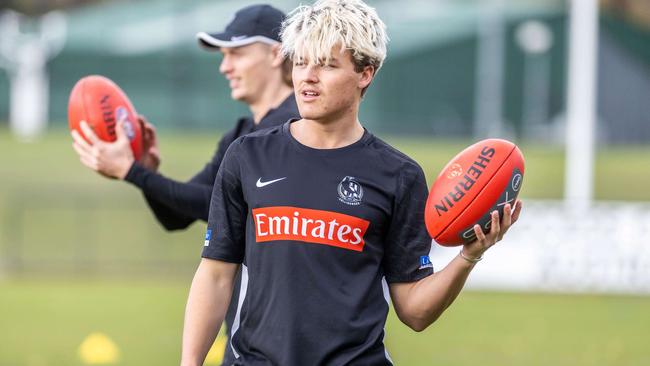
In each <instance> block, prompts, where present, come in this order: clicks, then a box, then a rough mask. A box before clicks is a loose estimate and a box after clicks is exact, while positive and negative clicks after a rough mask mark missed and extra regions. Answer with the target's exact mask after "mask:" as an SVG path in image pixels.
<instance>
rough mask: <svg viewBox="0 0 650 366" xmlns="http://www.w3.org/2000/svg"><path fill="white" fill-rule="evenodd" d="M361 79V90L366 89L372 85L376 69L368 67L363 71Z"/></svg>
mask: <svg viewBox="0 0 650 366" xmlns="http://www.w3.org/2000/svg"><path fill="white" fill-rule="evenodd" d="M360 74H361V75H360V77H359V84H358V86H359V89H365V88H367V87H368V85H370V83H371V82H372V79H373V78H374V77H375V68H374V67H373V66H366V67H364V68H363V71H361V73H360Z"/></svg>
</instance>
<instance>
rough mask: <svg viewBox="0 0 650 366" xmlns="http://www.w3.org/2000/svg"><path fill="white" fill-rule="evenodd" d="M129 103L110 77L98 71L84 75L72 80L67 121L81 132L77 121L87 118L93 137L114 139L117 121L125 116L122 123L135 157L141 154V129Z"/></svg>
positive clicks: (107, 139)
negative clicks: (94, 135) (73, 83)
mask: <svg viewBox="0 0 650 366" xmlns="http://www.w3.org/2000/svg"><path fill="white" fill-rule="evenodd" d="M137 116H138V115H137V114H136V112H135V109H134V108H133V104H131V101H130V100H129V98H128V97H127V96H126V94H124V92H123V91H122V89H120V87H119V86H117V85H116V84H115V83H114V82H113V81H111V80H110V79H108V78H105V77H103V76H99V75H90V76H86V77H84V78H82V79H80V80H79V81H77V84H75V86H74V88H72V92H70V100H69V101H68V125H69V127H70V130H73V129H74V130H77V132H79V134H81V136H84V134H83V132H82V131H81V128H80V126H79V123H80V122H81V121H86V122H88V125H89V126H90V128H92V129H93V131H94V132H95V134H96V135H97V137H99V138H100V139H101V140H104V141H109V142H111V141H115V139H116V138H117V136H116V134H115V128H116V124H117V121H118V120H120V119H121V118H124V117H126V118H125V123H124V127H125V128H126V134H127V136H128V138H129V141H130V142H131V150H132V151H133V155H134V157H135V159H136V160H138V159H139V158H140V155H142V131H141V129H140V123H138V119H137ZM84 138H85V136H84Z"/></svg>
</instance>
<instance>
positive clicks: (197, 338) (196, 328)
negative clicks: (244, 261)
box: [181, 258, 239, 366]
mask: <svg viewBox="0 0 650 366" xmlns="http://www.w3.org/2000/svg"><path fill="white" fill-rule="evenodd" d="M238 267H239V265H238V264H234V263H228V262H223V261H219V260H214V259H208V258H203V259H202V260H201V263H200V264H199V268H198V269H197V271H196V274H195V275H194V280H193V281H192V287H191V289H190V294H189V297H188V299H187V306H186V308H185V323H184V326H183V347H182V355H181V365H182V366H195V365H202V364H203V361H204V360H205V357H206V355H207V354H208V351H209V350H210V347H211V346H212V343H213V342H214V339H215V337H216V336H217V332H218V330H219V328H220V327H221V323H222V322H223V319H224V317H225V314H226V310H227V309H228V304H229V303H230V297H231V295H232V289H233V281H234V278H235V274H236V272H237V269H238Z"/></svg>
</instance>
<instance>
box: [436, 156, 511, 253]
mask: <svg viewBox="0 0 650 366" xmlns="http://www.w3.org/2000/svg"><path fill="white" fill-rule="evenodd" d="M516 148H517V146H516V145H515V144H513V146H512V150H510V152H509V153H508V156H506V158H505V159H503V162H502V163H501V165H499V167H498V168H497V169H496V170H495V171H494V174H492V175H491V176H490V179H488V181H487V182H486V183H485V185H484V186H483V188H481V190H480V191H479V192H478V193H477V194H476V196H475V197H474V198H473V199H472V200H471V201H469V203H468V204H467V205H466V206H465V209H467V207H469V206H471V205H472V203H473V202H474V201H475V200H476V199H477V198H478V197H479V196H480V195H481V193H483V191H484V190H485V187H487V186H488V184H490V181H492V178H494V176H495V175H496V174H497V173H498V172H499V170H500V169H501V167H502V166H503V165H504V164H505V163H506V161H508V159H509V158H510V156H511V155H512V153H513V152H514V151H515V149H516ZM497 199H498V198H497ZM463 212H465V210H463V211H461V212H460V214H459V215H458V216H456V218H455V219H453V220H452V221H451V222H450V223H449V224H448V225H447V226H445V227H444V229H442V230H440V233H439V234H438V236H436V238H439V237H440V236H441V235H442V234H443V233H444V232H445V231H446V230H447V229H449V227H450V226H451V225H453V224H454V223H455V222H456V221H457V220H458V219H459V218H460V216H461V215H462V214H463ZM472 227H474V225H472ZM436 238H434V240H436ZM436 241H437V240H436Z"/></svg>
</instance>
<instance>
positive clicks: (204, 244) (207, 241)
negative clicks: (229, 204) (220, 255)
mask: <svg viewBox="0 0 650 366" xmlns="http://www.w3.org/2000/svg"><path fill="white" fill-rule="evenodd" d="M211 237H212V229H208V230H207V231H206V232H205V241H204V242H203V246H204V247H207V246H208V245H210V238H211Z"/></svg>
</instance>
